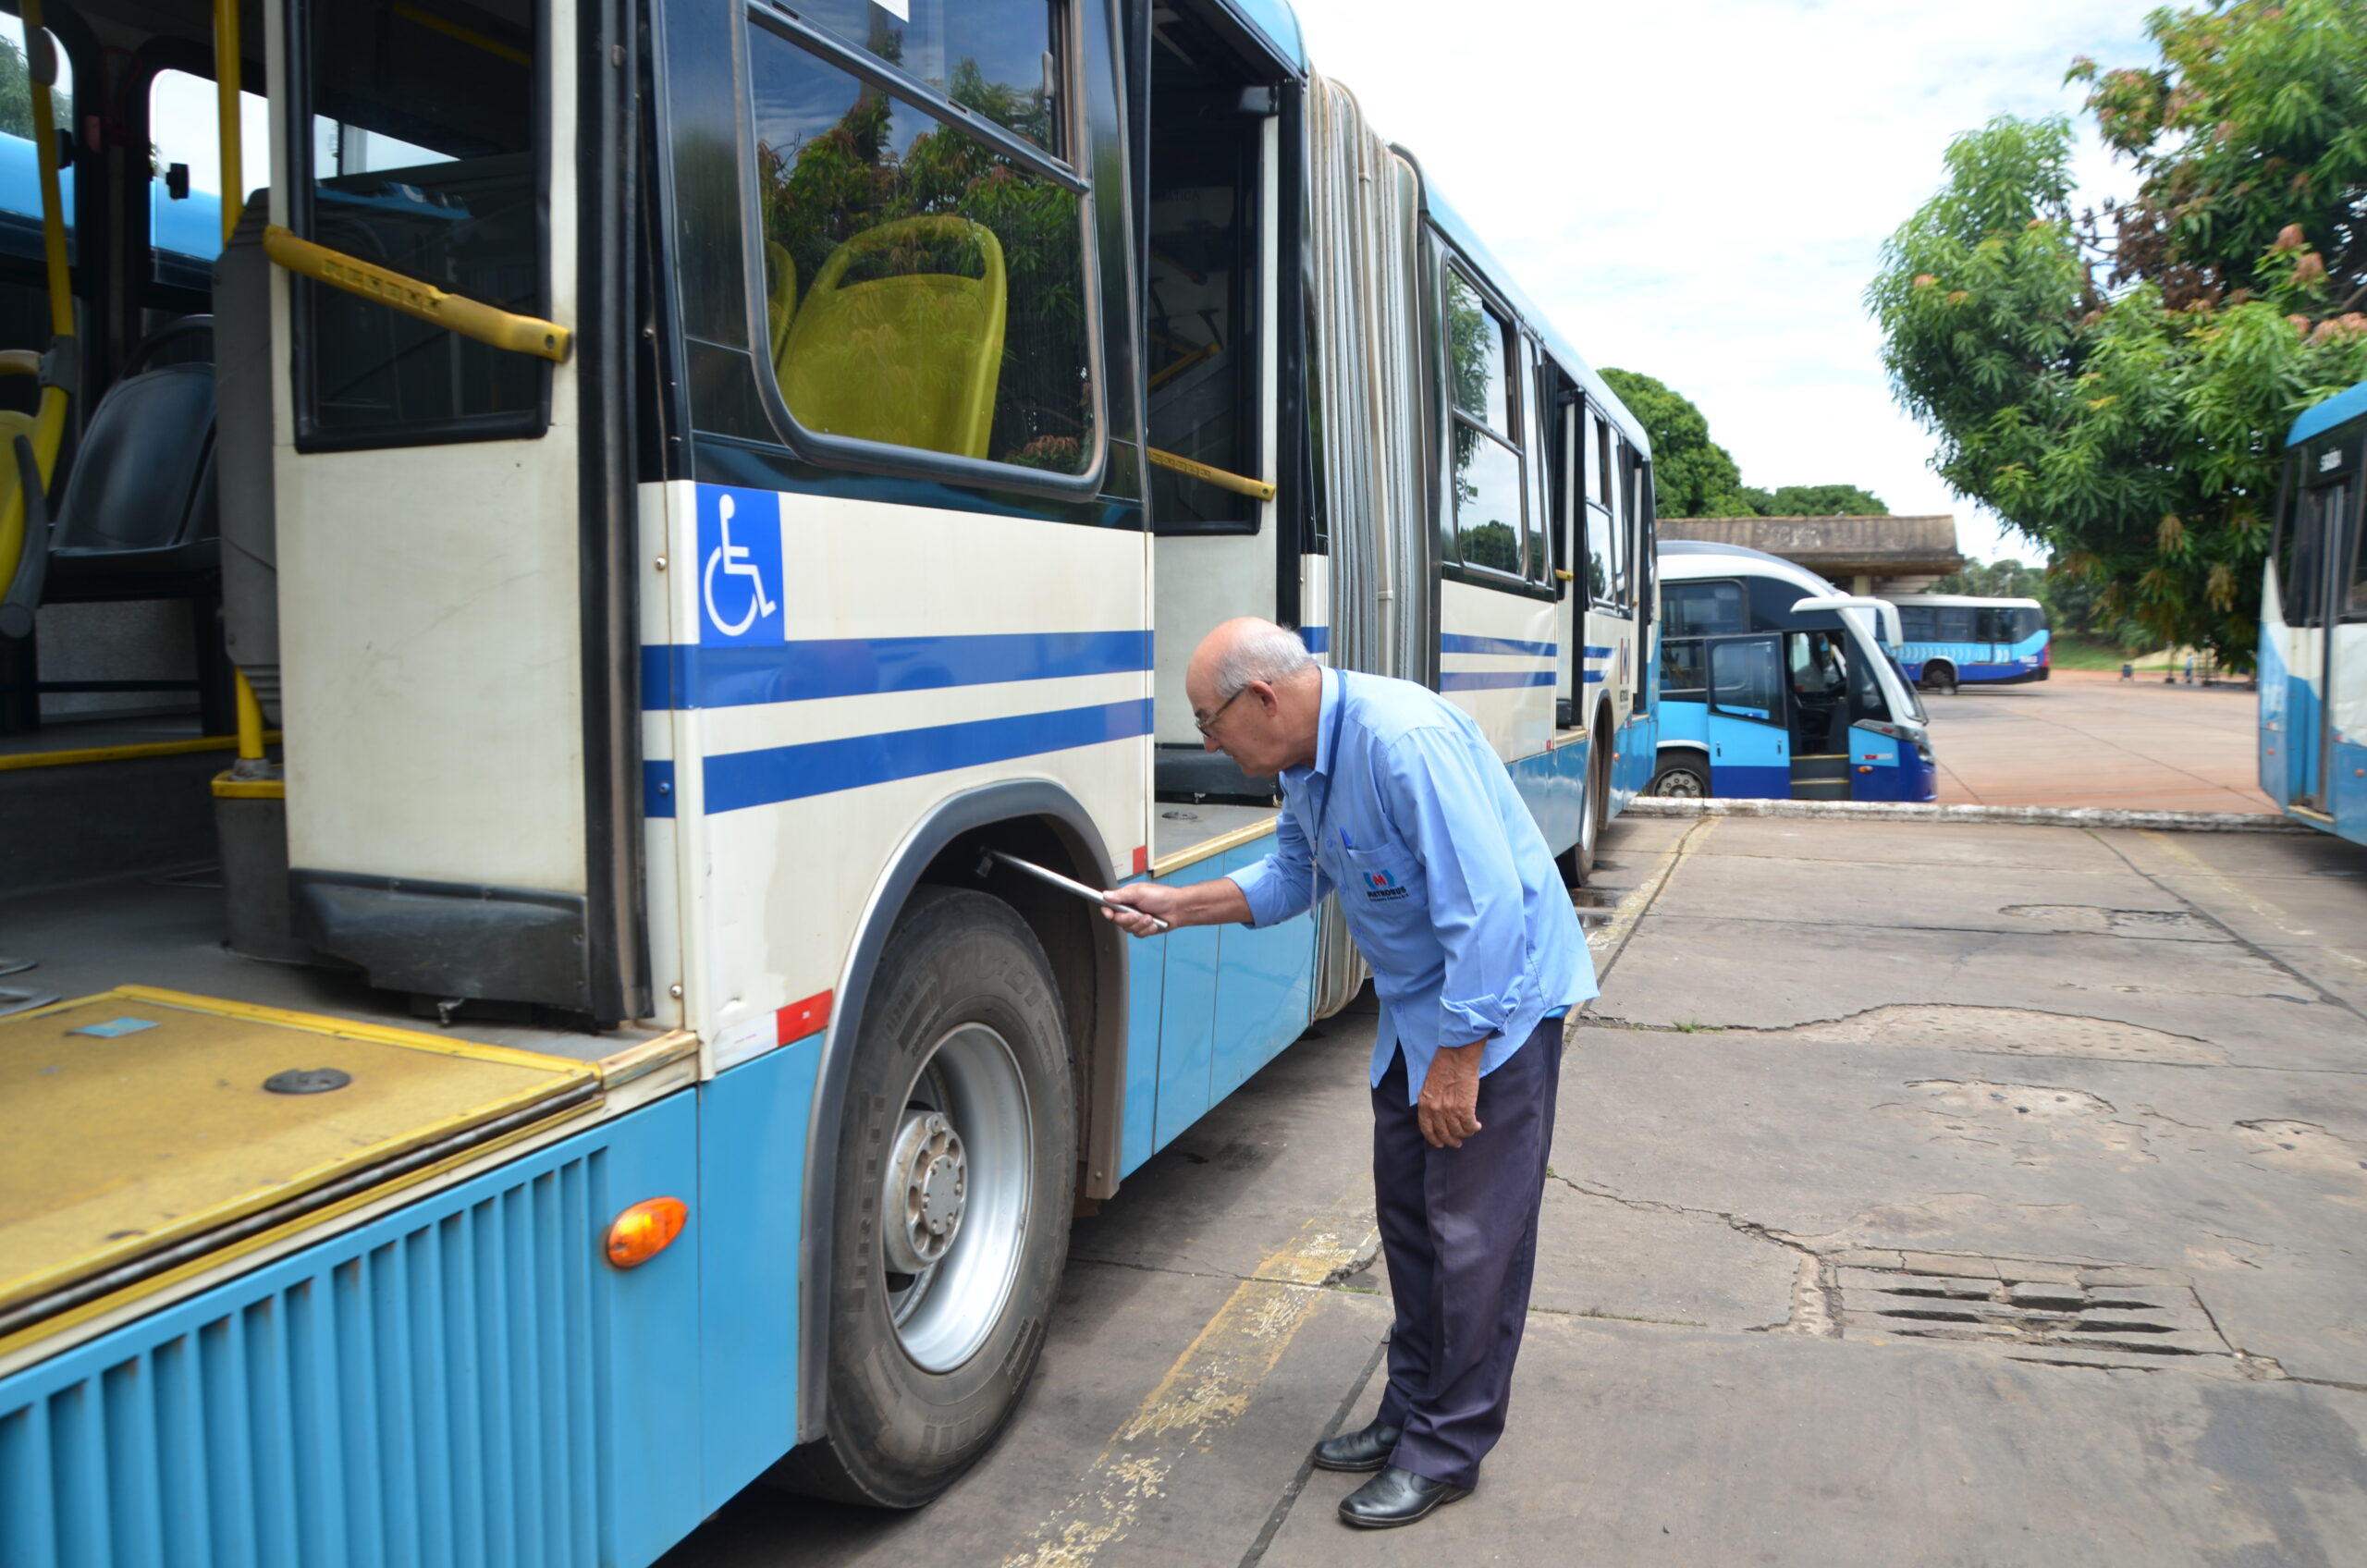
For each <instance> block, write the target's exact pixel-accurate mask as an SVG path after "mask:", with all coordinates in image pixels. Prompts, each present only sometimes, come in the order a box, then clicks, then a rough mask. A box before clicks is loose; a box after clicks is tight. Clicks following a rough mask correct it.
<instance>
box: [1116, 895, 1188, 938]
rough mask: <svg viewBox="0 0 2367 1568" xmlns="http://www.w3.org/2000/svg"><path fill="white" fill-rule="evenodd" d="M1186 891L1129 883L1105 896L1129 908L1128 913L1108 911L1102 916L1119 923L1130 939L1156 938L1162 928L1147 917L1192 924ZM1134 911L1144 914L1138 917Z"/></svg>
mask: <svg viewBox="0 0 2367 1568" xmlns="http://www.w3.org/2000/svg"><path fill="white" fill-rule="evenodd" d="M1102 896H1103V897H1105V898H1107V899H1108V900H1110V902H1111V903H1113V904H1125V905H1127V906H1129V909H1128V913H1120V912H1119V911H1117V910H1114V909H1105V910H1103V911H1102V912H1101V913H1102V916H1103V918H1104V919H1108V920H1114V921H1116V922H1117V923H1118V928H1119V929H1120V930H1122V931H1124V932H1126V933H1128V934H1129V935H1132V936H1135V937H1156V936H1158V935H1159V927H1158V926H1156V925H1152V924H1151V922H1150V921H1149V920H1148V919H1146V918H1145V916H1151V915H1155V916H1157V917H1158V918H1159V919H1160V920H1164V921H1165V922H1167V924H1168V925H1189V924H1190V922H1189V921H1187V920H1185V919H1184V908H1183V904H1184V889H1183V888H1167V887H1161V886H1160V885H1159V883H1157V882H1129V883H1127V884H1126V885H1125V886H1124V887H1122V888H1110V890H1109V892H1107V893H1105V894H1104V895H1102ZM1134 910H1140V911H1141V912H1142V913H1140V914H1136V913H1132V911H1134Z"/></svg>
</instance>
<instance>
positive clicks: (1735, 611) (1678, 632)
mask: <svg viewBox="0 0 2367 1568" xmlns="http://www.w3.org/2000/svg"><path fill="white" fill-rule="evenodd" d="M1661 613H1662V615H1663V616H1664V617H1666V618H1667V621H1668V635H1670V636H1671V637H1718V636H1724V635H1730V634H1732V633H1734V632H1737V631H1748V630H1749V628H1748V626H1747V625H1745V623H1744V619H1743V600H1742V584H1741V583H1739V582H1671V583H1668V584H1666V585H1665V586H1663V587H1662V589H1661Z"/></svg>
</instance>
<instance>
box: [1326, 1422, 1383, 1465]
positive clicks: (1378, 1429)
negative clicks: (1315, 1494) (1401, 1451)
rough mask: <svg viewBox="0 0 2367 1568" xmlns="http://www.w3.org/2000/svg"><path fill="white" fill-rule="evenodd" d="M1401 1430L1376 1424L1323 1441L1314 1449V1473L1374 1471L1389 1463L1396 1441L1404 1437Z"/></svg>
mask: <svg viewBox="0 0 2367 1568" xmlns="http://www.w3.org/2000/svg"><path fill="white" fill-rule="evenodd" d="M1404 1432H1405V1428H1404V1427H1386V1426H1383V1425H1382V1424H1381V1423H1380V1422H1378V1421H1376V1422H1374V1423H1373V1424H1372V1425H1371V1426H1369V1427H1366V1428H1365V1429H1364V1430H1363V1431H1361V1432H1343V1433H1341V1434H1340V1435H1339V1436H1338V1437H1336V1438H1326V1439H1323V1440H1322V1441H1321V1442H1319V1443H1318V1444H1316V1445H1315V1467H1316V1468H1317V1469H1318V1470H1378V1469H1380V1467H1381V1466H1382V1465H1384V1464H1388V1463H1389V1455H1390V1452H1391V1451H1392V1450H1393V1449H1395V1448H1396V1447H1397V1439H1399V1438H1401V1437H1403V1436H1404Z"/></svg>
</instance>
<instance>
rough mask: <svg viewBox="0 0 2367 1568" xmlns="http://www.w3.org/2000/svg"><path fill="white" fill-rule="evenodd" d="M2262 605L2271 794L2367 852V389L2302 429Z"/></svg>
mask: <svg viewBox="0 0 2367 1568" xmlns="http://www.w3.org/2000/svg"><path fill="white" fill-rule="evenodd" d="M2285 445H2286V459H2285V474H2284V483H2283V485H2282V489H2281V493H2280V495H2279V496H2278V499H2277V507H2276V537H2275V542H2274V544H2273V545H2271V546H2270V549H2269V557H2268V565H2267V567H2266V569H2265V572H2264V580H2263V582H2262V584H2261V602H2260V787H2261V789H2262V790H2264V791H2265V792H2266V793H2267V795H2268V797H2269V799H2271V800H2273V801H2275V802H2276V803H2277V804H2278V805H2280V806H2282V807H2283V808H2284V809H2285V813H2286V815H2288V816H2291V817H2294V818H2296V819H2297V820H2299V821H2302V822H2306V823H2309V824H2310V825H2311V826H2312V827H2322V828H2324V829H2325V830H2326V831H2327V832H2329V833H2338V834H2340V835H2341V836H2342V837H2343V838H2346V839H2350V840H2351V841H2352V842H2354V843H2361V844H2367V538H2362V537H2361V531H2362V527H2367V524H2362V522H2361V517H2362V502H2367V479H2362V476H2361V465H2362V463H2367V383H2362V384H2361V385H2360V386H2354V387H2352V388H2351V389H2350V390H2349V391H2348V392H2343V393H2340V394H2337V395H2336V396H2335V397H2332V398H2327V399H2326V400H2325V401H2324V402H2323V403H2320V404H2319V405H2318V406H2317V407H2315V408H2313V409H2312V410H2309V411H2308V412H2307V413H2304V414H2303V415H2302V416H2301V417H2300V419H2298V420H2296V421H2294V422H2293V428H2292V429H2291V431H2289V432H2288V433H2287V435H2286V438H2285Z"/></svg>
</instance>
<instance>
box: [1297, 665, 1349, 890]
mask: <svg viewBox="0 0 2367 1568" xmlns="http://www.w3.org/2000/svg"><path fill="white" fill-rule="evenodd" d="M1331 674H1332V677H1333V679H1334V680H1337V681H1338V682H1339V684H1340V689H1339V691H1338V692H1334V693H1333V694H1332V698H1331V746H1330V747H1329V750H1330V751H1331V772H1329V773H1327V774H1325V775H1324V776H1323V809H1322V810H1320V811H1319V812H1318V813H1317V814H1316V816H1315V832H1314V834H1313V836H1312V838H1311V839H1310V841H1309V843H1308V846H1307V855H1306V907H1307V908H1308V909H1310V910H1311V909H1313V908H1314V907H1315V903H1316V899H1317V896H1318V892H1319V891H1320V889H1321V888H1322V886H1323V884H1322V880H1321V878H1322V875H1323V825H1324V824H1325V823H1327V822H1329V821H1331V797H1332V796H1333V795H1334V794H1335V793H1337V792H1338V790H1339V788H1340V721H1341V720H1342V719H1343V718H1345V717H1347V716H1348V672H1347V671H1346V670H1344V669H1335V670H1333V671H1332V672H1331Z"/></svg>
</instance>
